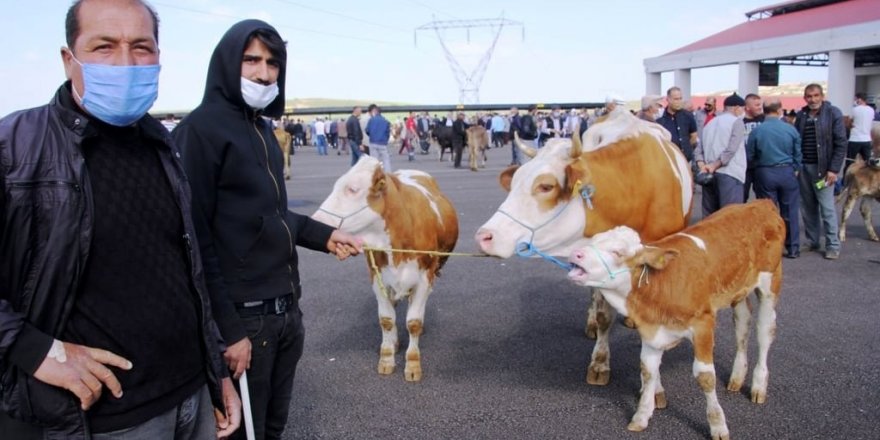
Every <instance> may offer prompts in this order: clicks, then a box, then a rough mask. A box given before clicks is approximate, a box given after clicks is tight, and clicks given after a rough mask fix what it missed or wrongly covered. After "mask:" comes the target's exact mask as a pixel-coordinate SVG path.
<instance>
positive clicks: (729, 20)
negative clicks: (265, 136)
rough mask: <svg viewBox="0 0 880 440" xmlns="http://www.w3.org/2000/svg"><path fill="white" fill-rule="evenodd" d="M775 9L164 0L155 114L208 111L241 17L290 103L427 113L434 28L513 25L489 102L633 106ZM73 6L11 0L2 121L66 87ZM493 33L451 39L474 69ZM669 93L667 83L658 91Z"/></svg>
mask: <svg viewBox="0 0 880 440" xmlns="http://www.w3.org/2000/svg"><path fill="white" fill-rule="evenodd" d="M778 1H779V0H739V1H736V2H731V1H715V0H708V1H707V0H677V1H673V2H661V1H649V0H635V1H630V0H623V1H611V2H608V1H604V2H599V1H585V0H584V1H579V0H566V1H552V0H543V1H535V0H527V1H520V0H508V1H494V0H486V1H475V0H466V1H465V0H445V1H429V0H370V1H348V0H345V1H336V2H329V1H320V2H318V1H308V0H298V1H294V0H247V1H245V0H155V1H152V2H151V4H152V5H153V6H154V7H155V8H156V10H157V11H158V14H159V17H160V20H161V25H160V30H159V39H160V44H159V46H160V49H161V63H162V74H161V79H160V89H159V99H158V101H156V104H155V106H154V107H153V111H162V110H181V109H190V108H192V107H194V106H196V105H197V104H198V103H199V101H200V100H201V96H202V92H203V89H204V82H205V75H206V69H207V65H208V59H209V57H210V55H211V52H212V51H213V49H214V46H215V45H216V44H217V42H218V40H219V39H220V37H221V36H222V35H223V33H224V32H225V31H226V30H227V29H228V28H229V27H230V26H231V25H232V24H233V23H235V22H237V21H239V20H241V19H244V18H260V19H263V20H266V21H268V22H269V23H270V24H272V25H274V26H276V27H277V28H278V31H279V32H280V33H281V36H282V37H283V38H284V39H285V40H287V41H288V53H289V55H288V62H289V68H288V70H287V84H288V90H287V96H288V98H313V97H320V98H342V99H348V98H351V99H371V100H384V101H397V102H410V103H419V104H454V103H457V102H458V84H457V82H456V81H455V79H454V77H453V75H452V73H451V71H450V69H449V66H448V63H447V61H446V58H445V56H444V54H443V50H442V48H441V46H440V44H439V42H438V39H437V36H436V35H435V34H434V33H433V32H419V34H418V44H417V45H416V44H414V38H413V30H414V29H415V28H416V27H419V26H421V25H423V24H426V23H429V22H431V20H432V19H433V18H432V15H433V16H435V17H436V19H437V20H454V19H481V18H499V17H501V14H502V13H503V14H504V17H505V18H507V19H509V20H513V21H517V22H521V23H522V24H523V27H524V29H525V32H524V33H525V38H524V39H523V30H522V28H521V27H518V26H517V27H506V28H504V29H502V31H501V36H500V38H499V40H498V45H497V47H496V49H495V53H494V56H493V58H492V60H491V62H490V63H489V67H488V70H487V71H486V74H485V77H484V79H483V82H482V87H481V93H480V101H481V102H483V103H511V102H541V103H551V102H583V101H601V100H603V99H604V97H605V95H607V94H608V93H616V94H619V95H621V96H623V97H624V98H625V99H627V100H635V99H638V98H639V97H640V96H641V95H642V94H644V92H645V75H644V66H643V64H642V61H643V59H644V58H647V57H653V56H658V55H662V54H664V53H667V52H671V51H673V50H675V49H677V48H679V47H682V46H685V45H687V44H690V43H692V42H694V41H697V40H699V39H702V38H705V37H707V36H709V35H712V34H714V33H716V32H719V31H722V30H724V29H726V28H728V27H731V26H734V25H736V24H739V23H742V22H743V21H745V20H746V18H745V15H744V13H745V12H746V11H748V10H751V9H755V8H758V7H761V6H766V5H768V4H773V3H777V2H778ZM69 4H70V3H69V2H68V1H66V0H28V1H26V0H3V2H2V5H0V29H2V31H3V34H4V37H3V38H2V39H0V48H2V53H3V54H4V56H5V60H4V62H3V63H2V64H0V80H2V84H3V87H2V89H3V90H4V92H3V97H2V99H0V115H5V114H7V113H9V112H11V111H14V110H18V109H22V108H27V107H33V106H38V105H42V104H44V103H46V102H48V100H49V99H50V98H51V96H52V95H53V93H54V92H55V90H56V89H57V87H58V86H59V85H60V84H61V83H62V82H63V81H64V79H65V78H64V71H63V69H62V65H61V59H60V55H59V49H60V48H61V47H62V46H63V45H64V15H65V13H66V10H67V7H68V6H69ZM495 31H497V28H496V29H491V30H490V29H474V30H472V31H471V32H470V42H468V40H467V38H468V35H467V33H465V31H464V30H447V31H445V32H444V33H443V37H444V40H445V41H446V42H447V45H448V47H449V48H450V49H451V50H452V51H453V52H454V54H455V55H456V57H457V58H458V60H459V63H460V64H461V65H462V67H463V68H464V69H465V70H467V71H468V72H470V71H471V70H472V69H473V68H474V67H475V66H476V65H477V63H478V61H479V59H480V58H481V57H482V55H483V54H484V53H485V51H486V49H487V48H488V47H489V45H490V43H491V41H492V38H493V37H494V32H495ZM826 75H827V74H826V71H825V69H821V68H804V67H788V68H786V67H783V68H782V69H781V72H780V82H783V83H785V82H801V81H814V80H818V81H824V80H825V79H826ZM692 81H693V84H692V91H693V92H694V93H695V94H697V93H700V92H711V91H716V90H724V89H727V90H731V89H735V88H736V85H737V79H736V66H726V67H718V68H711V69H699V70H694V71H693V73H692ZM671 85H672V75H671V74H664V75H663V84H662V87H663V89H664V90H665V89H666V88H667V87H669V86H671Z"/></svg>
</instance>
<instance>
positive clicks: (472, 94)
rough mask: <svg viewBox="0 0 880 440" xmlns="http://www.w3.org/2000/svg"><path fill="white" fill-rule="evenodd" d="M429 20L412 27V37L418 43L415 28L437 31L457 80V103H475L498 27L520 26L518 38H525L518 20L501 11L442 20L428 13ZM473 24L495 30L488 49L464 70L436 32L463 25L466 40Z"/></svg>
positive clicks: (493, 50)
mask: <svg viewBox="0 0 880 440" xmlns="http://www.w3.org/2000/svg"><path fill="white" fill-rule="evenodd" d="M432 18H433V19H432V20H431V22H430V23H427V24H423V25H421V26H419V27H417V28H416V29H415V31H414V32H413V41H414V43H415V44H416V45H418V40H417V38H418V32H419V31H431V30H433V31H434V33H435V34H436V35H437V41H439V42H440V46H441V47H442V48H443V53H444V54H445V55H446V61H447V62H448V63H449V69H450V70H452V75H453V76H454V77H455V80H456V81H457V82H458V102H459V104H479V103H480V84H481V83H482V82H483V75H485V74H486V68H487V67H489V60H491V59H492V54H493V53H494V52H495V45H496V44H497V43H498V38H499V37H500V36H501V31H502V30H503V29H504V27H505V26H507V27H515V26H519V27H520V28H521V29H522V39H523V40H525V39H526V29H525V26H523V24H522V23H520V22H518V21H512V20H508V19H506V18H504V14H502V15H501V18H487V19H477V20H444V21H439V20H437V19H436V17H432ZM475 28H489V29H492V30H495V37H494V38H493V39H492V44H491V45H490V46H489V49H487V50H486V53H485V54H483V57H482V58H481V59H480V62H479V63H477V66H476V67H474V70H473V71H472V72H471V73H470V74H468V73H467V72H466V71H465V70H464V68H462V67H461V64H460V63H459V62H458V60H457V59H456V57H455V55H454V54H453V53H452V51H451V50H450V49H449V46H447V45H446V42H445V41H444V40H443V35H442V34H441V33H440V31H441V30H445V29H465V31H466V32H467V41H468V43H470V40H471V29H475Z"/></svg>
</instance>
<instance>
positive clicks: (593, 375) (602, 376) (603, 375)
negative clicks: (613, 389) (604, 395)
mask: <svg viewBox="0 0 880 440" xmlns="http://www.w3.org/2000/svg"><path fill="white" fill-rule="evenodd" d="M610 381H611V372H610V371H608V370H605V371H596V370H594V369H593V368H588V369H587V383H588V384H590V385H602V386H604V385H608V382H610Z"/></svg>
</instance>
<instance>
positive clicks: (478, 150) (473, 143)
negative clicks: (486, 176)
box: [465, 125, 489, 171]
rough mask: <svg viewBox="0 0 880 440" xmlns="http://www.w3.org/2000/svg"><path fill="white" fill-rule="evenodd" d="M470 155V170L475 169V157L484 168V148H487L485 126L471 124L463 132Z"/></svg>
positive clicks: (485, 158)
mask: <svg viewBox="0 0 880 440" xmlns="http://www.w3.org/2000/svg"><path fill="white" fill-rule="evenodd" d="M465 133H466V135H467V146H468V153H469V157H470V160H469V162H470V166H471V171H477V158H478V157H479V159H480V168H486V161H487V160H488V157H487V155H486V150H488V149H489V132H488V131H487V130H486V128H485V127H482V126H479V125H472V126H470V127H468V129H467V131H466V132H465Z"/></svg>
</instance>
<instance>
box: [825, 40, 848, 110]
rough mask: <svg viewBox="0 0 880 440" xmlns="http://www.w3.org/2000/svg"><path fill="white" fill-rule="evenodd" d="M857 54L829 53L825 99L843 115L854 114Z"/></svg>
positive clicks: (846, 52) (836, 51)
mask: <svg viewBox="0 0 880 440" xmlns="http://www.w3.org/2000/svg"><path fill="white" fill-rule="evenodd" d="M855 62H856V53H855V51H852V50H835V51H832V52H828V90H826V91H825V99H827V100H828V101H830V102H831V103H832V104H834V105H835V106H836V107H837V108H839V109H840V110H841V111H842V112H843V114H845V115H851V114H852V100H853V95H855V93H856V73H855Z"/></svg>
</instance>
